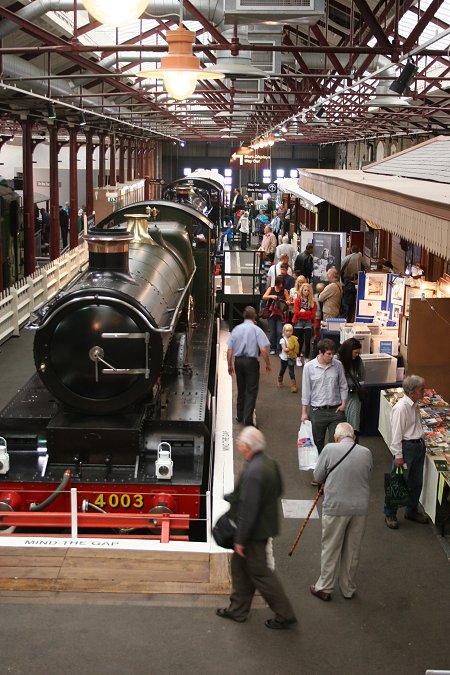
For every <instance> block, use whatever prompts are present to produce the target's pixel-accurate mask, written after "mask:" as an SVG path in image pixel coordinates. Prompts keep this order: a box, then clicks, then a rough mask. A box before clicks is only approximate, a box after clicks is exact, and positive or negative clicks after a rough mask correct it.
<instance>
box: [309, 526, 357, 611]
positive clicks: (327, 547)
mask: <svg viewBox="0 0 450 675" xmlns="http://www.w3.org/2000/svg"><path fill="white" fill-rule="evenodd" d="M366 521H367V516H326V515H322V552H321V560H320V577H319V578H318V580H317V581H316V583H315V587H316V590H318V591H325V592H326V593H332V591H333V589H334V587H335V585H336V582H337V580H338V579H339V586H340V589H341V592H342V595H343V596H344V597H345V598H351V597H352V596H353V595H354V593H355V591H356V579H355V578H356V570H357V569H358V564H359V553H360V551H361V543H362V539H363V536H364V531H365V529H366Z"/></svg>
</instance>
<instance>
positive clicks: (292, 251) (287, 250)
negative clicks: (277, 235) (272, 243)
mask: <svg viewBox="0 0 450 675" xmlns="http://www.w3.org/2000/svg"><path fill="white" fill-rule="evenodd" d="M281 242H282V243H281V244H280V245H279V246H277V247H276V249H275V262H279V261H280V260H281V258H282V257H283V256H284V255H287V256H289V258H288V265H289V267H291V268H293V267H294V262H295V258H296V257H297V249H296V248H295V246H293V245H292V244H290V243H289V236H288V235H287V234H285V235H284V236H283V238H282V240H281Z"/></svg>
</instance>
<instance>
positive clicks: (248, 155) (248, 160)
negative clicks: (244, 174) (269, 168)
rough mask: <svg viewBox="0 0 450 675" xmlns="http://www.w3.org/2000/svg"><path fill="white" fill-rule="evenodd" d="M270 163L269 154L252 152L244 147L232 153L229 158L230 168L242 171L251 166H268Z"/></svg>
mask: <svg viewBox="0 0 450 675" xmlns="http://www.w3.org/2000/svg"><path fill="white" fill-rule="evenodd" d="M269 162H270V154H264V152H262V151H259V150H254V149H253V148H249V147H247V146H245V145H243V146H241V147H240V148H238V149H237V150H236V152H233V154H232V155H231V158H230V166H232V167H233V168H234V169H243V168H248V167H251V166H259V165H260V164H268V163H269Z"/></svg>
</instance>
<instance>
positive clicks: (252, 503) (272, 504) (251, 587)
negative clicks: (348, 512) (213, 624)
mask: <svg viewBox="0 0 450 675" xmlns="http://www.w3.org/2000/svg"><path fill="white" fill-rule="evenodd" d="M237 447H238V450H239V452H240V454H241V455H242V457H243V458H244V459H245V461H246V462H247V465H246V467H245V469H244V471H243V472H242V474H241V476H240V478H239V482H238V484H237V486H236V488H235V490H234V492H233V493H232V494H231V495H230V496H229V497H228V501H230V503H231V508H230V517H231V518H232V519H233V520H234V521H235V522H236V523H237V530H236V535H235V538H234V541H235V543H234V553H233V557H232V559H231V576H232V583H233V588H232V591H231V595H230V605H229V606H228V607H225V608H223V609H218V610H217V611H216V614H217V616H220V617H221V618H222V619H232V620H233V621H237V622H238V623H243V622H244V621H245V620H246V619H247V616H248V613H249V612H250V607H251V604H252V599H253V595H254V593H255V590H258V591H259V592H260V593H261V595H262V597H263V598H264V600H265V601H266V602H267V604H268V605H269V607H270V608H271V609H272V610H273V611H274V613H275V617H274V618H272V619H267V621H266V622H265V625H266V626H267V628H274V629H284V628H288V627H289V626H291V625H293V624H294V623H296V622H297V619H296V618H295V614H294V610H293V608H292V605H291V603H290V602H289V600H288V598H287V596H286V594H285V592H284V590H283V587H282V586H281V583H280V581H279V579H278V577H277V576H276V575H275V573H274V572H273V570H271V569H269V567H268V565H267V555H266V547H267V542H268V540H269V538H270V537H274V536H275V535H276V534H277V533H278V500H279V498H280V495H281V492H282V482H281V476H280V472H279V469H278V465H277V463H276V462H275V461H274V460H273V459H271V458H270V457H268V456H267V455H265V454H264V449H265V439H264V436H263V434H262V433H261V432H260V431H259V430H258V429H255V427H245V429H243V430H242V432H241V433H240V435H239V437H238V440H237Z"/></svg>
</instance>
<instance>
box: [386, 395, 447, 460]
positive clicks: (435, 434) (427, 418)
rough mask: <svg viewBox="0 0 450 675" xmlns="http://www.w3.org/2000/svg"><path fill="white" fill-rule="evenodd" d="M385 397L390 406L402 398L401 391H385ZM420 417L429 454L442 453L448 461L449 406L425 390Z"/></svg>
mask: <svg viewBox="0 0 450 675" xmlns="http://www.w3.org/2000/svg"><path fill="white" fill-rule="evenodd" d="M385 396H386V398H387V400H388V401H389V403H390V404H391V406H394V405H395V404H396V403H397V401H398V400H399V399H400V398H402V396H403V389H386V390H385ZM419 410H420V417H421V420H422V426H423V430H424V432H425V445H426V446H427V450H428V451H429V452H439V451H440V452H444V453H445V454H446V455H448V459H449V460H450V450H449V445H450V406H449V404H448V403H447V402H446V401H444V399H443V398H442V396H439V394H437V393H436V392H435V391H434V389H426V390H425V395H424V397H423V399H422V401H421V402H420V403H419Z"/></svg>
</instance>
